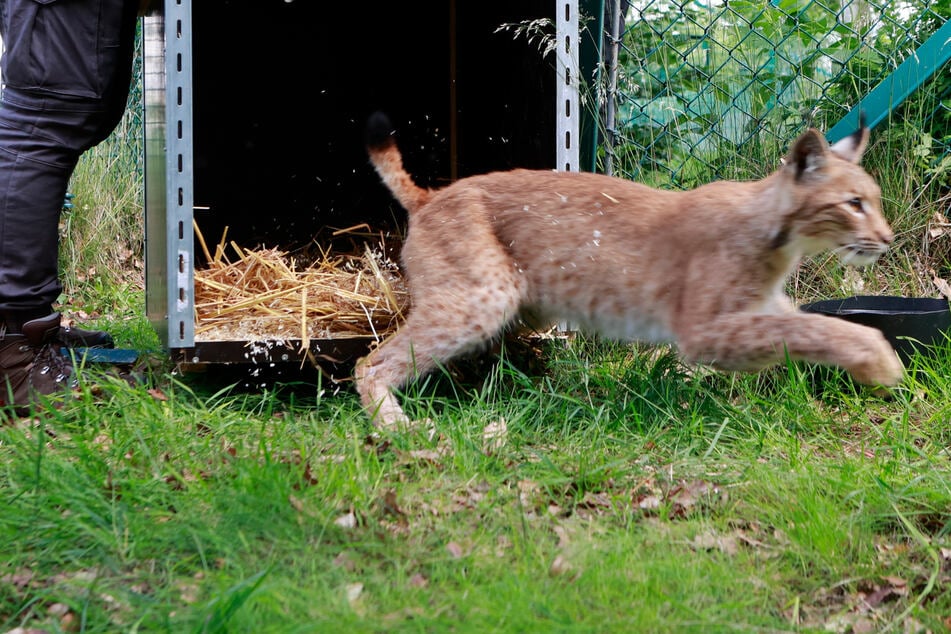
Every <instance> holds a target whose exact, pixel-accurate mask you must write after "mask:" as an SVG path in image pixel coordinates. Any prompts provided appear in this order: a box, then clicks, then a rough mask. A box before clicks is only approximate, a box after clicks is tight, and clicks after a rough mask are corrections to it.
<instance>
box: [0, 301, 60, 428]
mask: <svg viewBox="0 0 951 634" xmlns="http://www.w3.org/2000/svg"><path fill="white" fill-rule="evenodd" d="M59 320H60V316H59V313H53V314H52V315H49V316H48V317H41V318H40V319H32V320H30V321H28V322H26V323H25V324H23V326H22V329H21V330H22V332H21V333H10V332H7V331H6V328H5V327H4V326H2V325H0V405H7V406H9V405H12V406H14V407H15V408H16V409H15V411H16V412H17V413H18V414H19V413H23V412H25V411H28V410H29V407H30V406H31V405H36V404H38V403H40V402H41V400H42V399H41V397H42V396H44V395H56V394H63V395H65V394H66V393H67V392H68V391H69V390H71V389H72V388H74V387H76V385H77V381H76V377H75V376H74V372H73V364H72V362H71V361H70V359H69V357H67V356H65V355H63V353H62V347H63V345H62V344H61V343H60V342H59V339H58V337H59V332H60V322H59Z"/></svg>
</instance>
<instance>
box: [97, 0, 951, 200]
mask: <svg viewBox="0 0 951 634" xmlns="http://www.w3.org/2000/svg"><path fill="white" fill-rule="evenodd" d="M612 8H613V13H612ZM604 9H605V18H604V20H603V24H604V31H605V39H604V45H603V47H602V62H603V63H602V64H600V65H599V68H600V69H601V71H600V72H601V73H603V77H601V78H596V79H595V80H594V81H593V82H592V83H593V84H594V85H596V86H598V87H599V88H598V90H599V91H600V95H599V99H598V102H599V103H601V104H605V105H604V106H603V107H602V108H601V112H600V113H599V116H600V121H601V126H602V127H603V128H604V130H603V142H602V143H601V144H600V146H599V148H598V150H597V153H598V157H597V161H598V163H599V166H598V167H599V169H601V170H604V171H607V172H610V173H614V174H617V175H619V176H622V177H626V178H631V179H636V180H639V181H642V182H646V183H648V184H652V185H656V186H664V187H669V186H671V185H673V186H675V187H692V186H695V185H697V184H699V183H701V182H705V181H708V180H710V179H712V178H758V177H760V176H762V172H763V166H762V161H763V159H764V157H776V156H780V155H781V154H782V152H783V151H785V149H786V146H787V145H788V143H789V141H790V140H791V139H792V138H794V137H795V136H796V135H797V134H799V133H800V132H801V131H802V130H803V129H804V128H805V127H807V126H810V125H812V126H816V127H818V128H819V129H821V130H828V129H829V128H831V127H832V126H833V125H834V124H835V123H836V122H838V121H840V120H841V119H842V118H843V117H845V116H846V114H847V113H849V112H850V110H852V109H853V108H854V107H856V105H857V104H859V103H860V101H861V100H862V98H863V97H864V96H866V95H868V93H869V92H870V91H872V90H873V89H874V88H875V87H876V86H878V85H879V84H880V83H882V82H883V81H885V80H886V79H888V78H889V76H890V75H891V74H892V73H894V72H895V71H896V69H898V68H899V65H900V64H901V62H902V61H904V60H906V59H908V58H910V59H911V60H912V61H913V62H916V63H915V64H913V66H916V68H913V69H912V73H913V74H914V73H915V72H916V71H917V72H919V73H920V76H919V77H917V78H915V77H912V78H911V80H912V81H918V80H920V81H918V83H917V84H916V90H915V91H914V94H913V95H912V96H911V97H910V98H909V99H908V100H907V101H906V102H905V103H904V104H902V105H901V106H900V107H899V108H897V109H896V110H894V111H891V112H890V113H889V118H890V122H892V123H894V121H895V119H896V118H898V119H908V120H914V122H915V125H916V126H920V127H921V128H922V130H921V133H922V137H921V139H920V142H921V147H920V150H919V154H921V158H922V160H923V163H924V164H925V167H926V169H930V170H932V171H933V172H934V174H935V178H936V179H937V180H939V181H941V182H943V183H945V184H951V63H949V62H944V63H942V64H940V65H938V66H937V68H930V69H929V64H928V62H929V60H918V59H916V58H915V55H916V52H917V51H919V49H920V48H921V47H922V45H923V44H925V42H927V41H928V40H929V38H931V37H932V36H934V35H935V34H936V33H937V32H938V31H939V30H940V29H941V28H942V27H944V26H945V24H946V22H948V20H949V18H951V0H900V1H890V0H767V1H765V2H764V1H763V0H692V1H675V0H634V1H631V0H620V1H619V2H612V0H605V2H604ZM612 25H615V26H614V28H613V29H612ZM926 70H931V71H932V72H931V74H929V75H928V76H927V77H926V76H925V75H924V72H925V71H926ZM142 74H143V73H142V55H141V33H140V37H139V50H138V54H137V55H136V58H135V67H134V71H133V83H132V91H131V94H130V97H129V108H128V109H127V112H126V116H125V119H124V121H123V123H122V124H121V125H120V126H119V128H117V130H116V132H115V134H114V135H113V136H112V137H111V138H110V140H109V141H107V142H106V143H104V144H102V145H101V146H100V147H99V148H97V150H96V153H97V154H99V155H102V154H103V153H105V154H107V155H112V154H116V155H118V154H119V153H122V154H123V155H125V157H126V158H128V157H130V156H131V157H132V158H133V164H132V165H128V166H127V167H126V169H129V170H134V171H135V172H136V173H137V174H139V175H141V173H142V170H143V162H144V161H143V156H144V153H143V129H144V112H143V108H142Z"/></svg>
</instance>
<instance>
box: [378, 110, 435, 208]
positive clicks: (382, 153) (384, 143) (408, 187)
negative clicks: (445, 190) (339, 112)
mask: <svg viewBox="0 0 951 634" xmlns="http://www.w3.org/2000/svg"><path fill="white" fill-rule="evenodd" d="M393 134H394V132H393V124H392V123H391V122H390V119H389V117H387V116H386V115H385V114H383V113H382V112H375V113H373V114H372V115H370V118H369V119H368V120H367V127H366V145H367V153H368V154H369V155H370V163H372V164H373V167H374V168H375V169H376V173H377V174H379V175H380V178H381V179H382V180H383V183H384V184H385V185H386V186H387V187H388V188H389V189H390V191H391V192H393V196H395V197H396V199H397V200H398V201H400V204H401V205H403V208H404V209H406V211H408V212H409V213H413V212H414V211H416V210H417V209H419V208H420V207H422V206H423V205H425V204H426V202H427V201H428V200H429V198H430V196H432V190H429V189H424V188H422V187H420V186H419V185H417V184H416V183H415V182H413V178H412V176H410V175H409V173H408V172H407V171H406V168H404V167H403V156H402V155H401V154H400V150H399V148H398V147H397V146H396V139H395V138H394V136H393Z"/></svg>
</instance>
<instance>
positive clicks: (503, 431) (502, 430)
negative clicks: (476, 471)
mask: <svg viewBox="0 0 951 634" xmlns="http://www.w3.org/2000/svg"><path fill="white" fill-rule="evenodd" d="M508 432H509V430H508V425H507V424H506V423H505V419H504V418H500V419H499V420H498V422H495V423H489V424H488V425H486V426H485V429H483V430H482V451H483V452H485V453H487V454H492V453H494V452H496V451H498V450H500V449H502V448H503V447H504V446H505V440H506V438H507V437H508Z"/></svg>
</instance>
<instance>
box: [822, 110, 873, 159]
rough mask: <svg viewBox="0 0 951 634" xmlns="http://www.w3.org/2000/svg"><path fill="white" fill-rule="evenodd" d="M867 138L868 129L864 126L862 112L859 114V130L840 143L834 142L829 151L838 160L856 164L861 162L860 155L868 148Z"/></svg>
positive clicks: (863, 114)
mask: <svg viewBox="0 0 951 634" xmlns="http://www.w3.org/2000/svg"><path fill="white" fill-rule="evenodd" d="M868 137H869V129H868V127H867V126H866V125H865V113H864V112H863V113H860V114H859V129H858V130H856V131H855V132H853V133H852V134H851V135H849V136H847V137H845V138H844V139H842V140H841V141H836V143H835V144H834V145H833V146H832V147H831V148H830V149H831V150H832V153H833V154H835V155H836V156H838V157H839V158H840V159H844V160H846V161H849V162H851V163H856V164H857V163H858V162H859V161H861V160H862V155H863V154H864V153H865V148H866V147H867V146H868Z"/></svg>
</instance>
